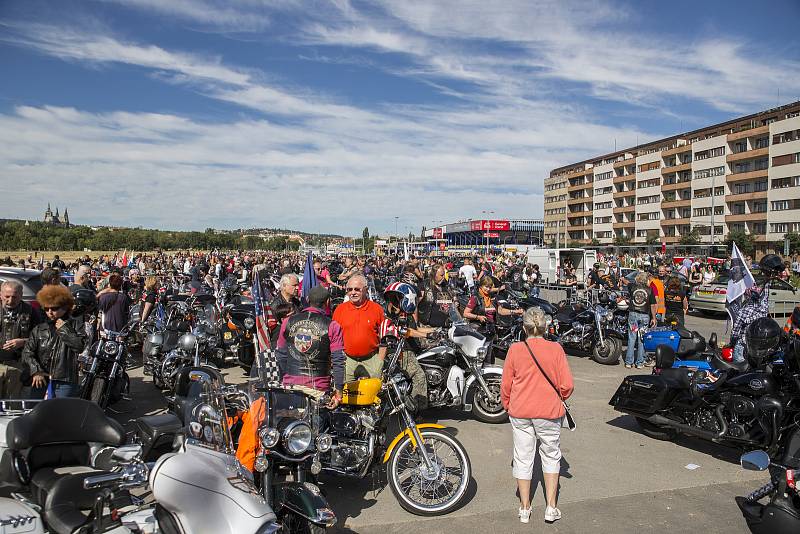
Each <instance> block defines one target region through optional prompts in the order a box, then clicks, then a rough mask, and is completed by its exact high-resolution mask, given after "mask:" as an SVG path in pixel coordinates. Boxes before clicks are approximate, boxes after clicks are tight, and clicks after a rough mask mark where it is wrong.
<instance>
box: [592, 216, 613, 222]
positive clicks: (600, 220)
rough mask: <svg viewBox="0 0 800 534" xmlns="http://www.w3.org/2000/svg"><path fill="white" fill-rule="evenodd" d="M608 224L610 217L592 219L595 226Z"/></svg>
mask: <svg viewBox="0 0 800 534" xmlns="http://www.w3.org/2000/svg"><path fill="white" fill-rule="evenodd" d="M610 222H611V216H610V215H609V216H608V217H595V218H594V223H595V224H606V223H610Z"/></svg>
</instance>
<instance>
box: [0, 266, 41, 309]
mask: <svg viewBox="0 0 800 534" xmlns="http://www.w3.org/2000/svg"><path fill="white" fill-rule="evenodd" d="M41 274H42V271H39V270H37V269H20V268H19V267H0V284H2V283H3V282H7V281H11V280H13V281H16V282H19V283H20V284H22V300H24V301H25V302H33V301H35V300H36V293H38V292H39V290H40V289H42V285H43V284H42V277H41Z"/></svg>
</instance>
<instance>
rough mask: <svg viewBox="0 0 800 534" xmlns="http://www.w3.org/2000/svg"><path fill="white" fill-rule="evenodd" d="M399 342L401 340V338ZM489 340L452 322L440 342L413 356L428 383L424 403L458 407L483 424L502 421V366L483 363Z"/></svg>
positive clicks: (506, 416)
mask: <svg viewBox="0 0 800 534" xmlns="http://www.w3.org/2000/svg"><path fill="white" fill-rule="evenodd" d="M401 342H402V341H401ZM488 350H489V341H488V340H487V339H486V337H485V336H483V335H482V334H480V333H478V332H477V331H475V330H474V329H473V328H471V327H470V326H469V325H468V324H467V323H464V322H459V323H454V324H453V325H452V326H451V327H450V328H449V329H448V330H447V335H446V337H443V338H442V339H440V345H438V346H435V347H432V348H430V349H428V350H426V351H424V352H423V353H421V354H419V355H418V356H417V361H418V362H419V365H420V367H422V370H423V371H424V372H425V379H426V380H427V383H428V406H429V407H431V408H438V407H446V406H447V407H449V406H460V407H461V408H462V409H463V410H464V411H472V414H473V415H474V416H475V418H476V419H478V420H479V421H483V422H484V423H504V422H506V421H508V413H507V412H506V411H505V409H504V408H503V404H502V402H501V400H500V383H501V382H502V379H503V368H502V367H499V366H496V365H487V364H485V363H484V357H485V356H486V352H487V351H488Z"/></svg>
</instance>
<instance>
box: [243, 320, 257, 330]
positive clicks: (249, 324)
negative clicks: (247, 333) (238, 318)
mask: <svg viewBox="0 0 800 534" xmlns="http://www.w3.org/2000/svg"><path fill="white" fill-rule="evenodd" d="M243 322H244V327H245V328H247V329H248V330H250V329H251V328H253V327H254V326H255V325H256V322H255V320H253V318H252V317H245V318H244V321H243Z"/></svg>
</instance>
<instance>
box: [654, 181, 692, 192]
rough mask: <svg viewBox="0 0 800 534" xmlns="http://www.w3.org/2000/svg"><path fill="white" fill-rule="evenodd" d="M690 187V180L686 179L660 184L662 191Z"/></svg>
mask: <svg viewBox="0 0 800 534" xmlns="http://www.w3.org/2000/svg"><path fill="white" fill-rule="evenodd" d="M691 187H692V182H691V180H686V181H684V182H677V183H674V184H661V190H662V191H677V190H679V189H690V188H691Z"/></svg>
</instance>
